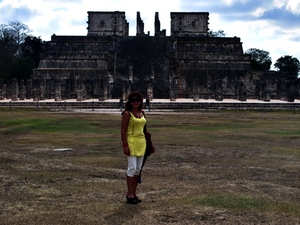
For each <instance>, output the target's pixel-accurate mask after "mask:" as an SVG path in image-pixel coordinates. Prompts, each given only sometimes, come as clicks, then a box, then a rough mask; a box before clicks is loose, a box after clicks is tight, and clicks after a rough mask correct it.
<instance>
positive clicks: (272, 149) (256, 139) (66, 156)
mask: <svg viewBox="0 0 300 225" xmlns="http://www.w3.org/2000/svg"><path fill="white" fill-rule="evenodd" d="M147 118H148V124H149V125H148V126H149V128H148V129H149V130H150V131H151V133H152V136H153V141H154V143H155V145H156V148H157V152H156V153H155V154H154V155H153V156H151V157H150V158H149V160H148V161H147V164H146V166H145V168H144V173H143V183H142V184H141V185H140V186H139V196H140V197H141V198H142V199H143V202H142V203H141V204H138V205H127V204H126V203H125V192H126V184H125V169H126V157H125V156H124V155H123V154H122V149H121V147H120V146H121V141H120V120H121V117H120V114H115V113H112V114H106V113H103V114H101V113H76V112H68V113H59V112H49V111H47V110H41V109H40V111H34V110H30V109H19V110H16V109H14V110H13V111H7V110H3V109H2V110H1V109H0V138H1V148H0V187H1V192H0V194H1V198H0V203H1V208H0V218H1V222H0V223H1V224H10V225H13V224H18V225H19V224H31V225H33V224H39V225H40V224H72V225H76V224H113V225H115V224H280V225H281V224H299V223H300V219H299V218H300V203H299V202H300V189H299V188H300V182H299V174H300V173H299V172H300V150H299V146H300V129H299V127H300V115H299V114H293V113H291V112H250V111H242V112H224V111H217V112H189V113H183V112H181V113H179V112H178V113H167V114H158V113H151V114H149V115H148V116H147ZM61 148H67V149H72V150H70V151H59V150H60V149H61Z"/></svg>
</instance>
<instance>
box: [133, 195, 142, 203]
mask: <svg viewBox="0 0 300 225" xmlns="http://www.w3.org/2000/svg"><path fill="white" fill-rule="evenodd" d="M134 198H135V199H136V200H137V202H142V199H140V198H139V197H138V196H134Z"/></svg>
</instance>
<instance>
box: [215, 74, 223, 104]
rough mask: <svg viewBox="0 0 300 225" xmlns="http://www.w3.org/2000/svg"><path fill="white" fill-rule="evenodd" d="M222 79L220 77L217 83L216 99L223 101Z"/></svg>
mask: <svg viewBox="0 0 300 225" xmlns="http://www.w3.org/2000/svg"><path fill="white" fill-rule="evenodd" d="M222 82H223V81H222V79H218V80H217V81H216V84H215V87H216V88H215V100H217V101H223V86H222Z"/></svg>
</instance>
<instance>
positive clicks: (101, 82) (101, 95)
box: [98, 78, 105, 101]
mask: <svg viewBox="0 0 300 225" xmlns="http://www.w3.org/2000/svg"><path fill="white" fill-rule="evenodd" d="M98 85H99V101H104V100H105V98H104V79H103V78H99V80H98Z"/></svg>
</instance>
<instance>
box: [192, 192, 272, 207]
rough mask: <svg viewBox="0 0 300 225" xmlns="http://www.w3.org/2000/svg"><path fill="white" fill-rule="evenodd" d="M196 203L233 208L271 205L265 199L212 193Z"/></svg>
mask: <svg viewBox="0 0 300 225" xmlns="http://www.w3.org/2000/svg"><path fill="white" fill-rule="evenodd" d="M195 204H197V205H202V206H210V207H215V208H225V209H233V210H251V209H257V210H262V209H266V208H267V207H269V206H270V205H271V203H270V202H268V201H266V200H264V199H258V198H253V197H242V196H234V195H227V196H226V195H225V196H223V195H211V196H205V197H203V198H200V199H196V200H195Z"/></svg>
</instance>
